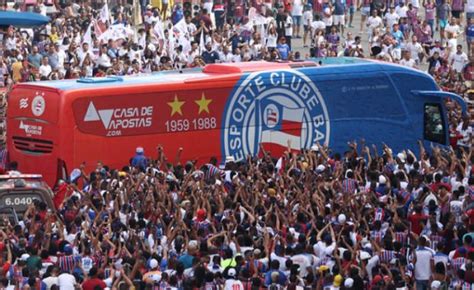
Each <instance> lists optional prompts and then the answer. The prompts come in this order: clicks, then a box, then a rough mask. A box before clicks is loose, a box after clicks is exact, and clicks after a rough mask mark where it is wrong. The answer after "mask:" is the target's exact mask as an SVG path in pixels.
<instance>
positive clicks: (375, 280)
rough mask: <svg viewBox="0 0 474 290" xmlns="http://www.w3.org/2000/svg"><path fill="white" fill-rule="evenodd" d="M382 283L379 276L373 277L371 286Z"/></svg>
mask: <svg viewBox="0 0 474 290" xmlns="http://www.w3.org/2000/svg"><path fill="white" fill-rule="evenodd" d="M381 281H383V279H382V276H380V275H375V277H374V279H372V284H377V283H379V282H381Z"/></svg>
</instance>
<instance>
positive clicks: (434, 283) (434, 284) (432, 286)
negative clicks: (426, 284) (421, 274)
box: [431, 280, 441, 289]
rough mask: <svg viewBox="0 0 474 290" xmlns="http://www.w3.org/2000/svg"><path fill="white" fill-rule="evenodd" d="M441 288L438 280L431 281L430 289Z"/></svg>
mask: <svg viewBox="0 0 474 290" xmlns="http://www.w3.org/2000/svg"><path fill="white" fill-rule="evenodd" d="M440 288H441V282H440V281H438V280H434V281H433V282H431V289H440Z"/></svg>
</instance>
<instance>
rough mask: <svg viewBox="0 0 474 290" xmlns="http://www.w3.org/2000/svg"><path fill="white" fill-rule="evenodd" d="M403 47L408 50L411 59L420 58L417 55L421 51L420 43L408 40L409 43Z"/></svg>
mask: <svg viewBox="0 0 474 290" xmlns="http://www.w3.org/2000/svg"><path fill="white" fill-rule="evenodd" d="M405 48H406V49H407V50H408V51H410V53H411V58H412V59H414V60H415V61H417V60H418V59H420V58H419V57H418V54H419V53H422V52H423V47H422V46H421V44H420V43H419V42H416V43H413V42H409V43H407V44H406V46H405Z"/></svg>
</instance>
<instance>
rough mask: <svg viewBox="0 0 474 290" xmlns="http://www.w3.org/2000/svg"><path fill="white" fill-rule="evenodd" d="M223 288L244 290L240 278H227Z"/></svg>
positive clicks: (225, 289)
mask: <svg viewBox="0 0 474 290" xmlns="http://www.w3.org/2000/svg"><path fill="white" fill-rule="evenodd" d="M224 290H244V285H243V284H242V282H240V280H235V279H228V280H226V281H225V285H224Z"/></svg>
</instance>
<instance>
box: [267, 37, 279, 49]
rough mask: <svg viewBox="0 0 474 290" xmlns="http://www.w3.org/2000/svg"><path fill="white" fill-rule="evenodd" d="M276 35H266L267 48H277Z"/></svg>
mask: <svg viewBox="0 0 474 290" xmlns="http://www.w3.org/2000/svg"><path fill="white" fill-rule="evenodd" d="M277 38H278V34H274V35H273V34H268V35H267V47H272V48H275V47H276V46H277Z"/></svg>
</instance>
